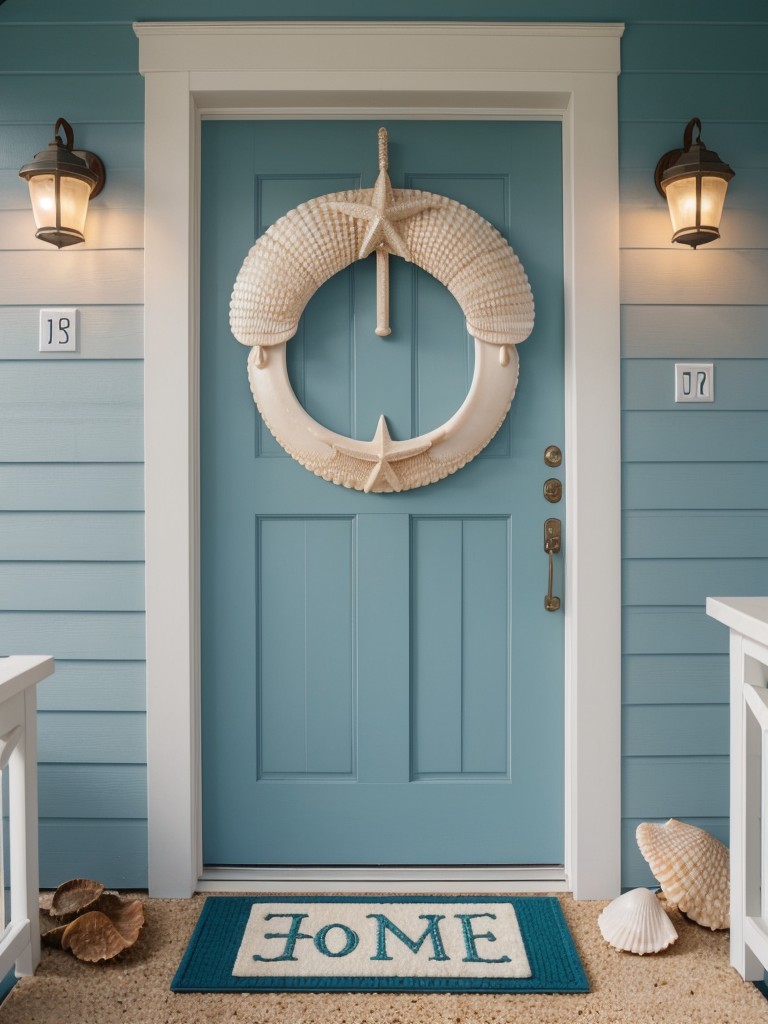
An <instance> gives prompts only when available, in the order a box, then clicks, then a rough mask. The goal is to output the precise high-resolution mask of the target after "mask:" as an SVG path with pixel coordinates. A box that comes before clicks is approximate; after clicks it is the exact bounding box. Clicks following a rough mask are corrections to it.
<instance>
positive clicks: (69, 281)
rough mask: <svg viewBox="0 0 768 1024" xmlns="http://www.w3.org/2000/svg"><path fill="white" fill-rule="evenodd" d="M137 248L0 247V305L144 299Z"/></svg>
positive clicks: (112, 302)
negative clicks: (23, 249) (37, 249)
mask: <svg viewBox="0 0 768 1024" xmlns="http://www.w3.org/2000/svg"><path fill="white" fill-rule="evenodd" d="M143 274H144V255H143V253H142V252H141V251H140V250H138V249H118V250H105V251H94V250H89V249H82V250H80V251H79V252H77V251H75V252H72V250H67V249H62V250H56V249H52V248H51V247H49V248H48V249H46V250H45V251H40V252H10V251H0V305H4V306H5V305H14V306H16V305H30V306H55V305H62V306H78V305H79V304H80V303H85V304H87V305H99V304H102V305H132V304H135V303H138V302H143V299H144V277H143Z"/></svg>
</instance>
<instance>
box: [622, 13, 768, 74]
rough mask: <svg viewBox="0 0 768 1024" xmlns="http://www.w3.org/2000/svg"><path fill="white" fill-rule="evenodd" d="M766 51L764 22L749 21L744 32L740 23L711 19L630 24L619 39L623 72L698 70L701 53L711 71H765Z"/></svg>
mask: <svg viewBox="0 0 768 1024" xmlns="http://www.w3.org/2000/svg"><path fill="white" fill-rule="evenodd" d="M617 6H618V5H617ZM670 7H671V5H670ZM697 7H698V5H697ZM727 13H728V12H725V11H724V12H723V14H727ZM700 16H701V15H700ZM766 51H768V25H765V24H762V25H750V27H749V31H748V32H745V31H744V29H743V28H742V27H741V26H740V25H722V24H714V23H710V24H706V25H702V24H684V23H682V22H680V23H678V24H676V25H664V24H659V23H656V24H653V25H631V26H630V27H629V28H628V29H627V32H626V34H625V36H624V38H623V40H622V47H621V66H622V70H623V72H624V73H625V74H626V73H628V72H630V71H643V72H646V73H648V72H650V71H654V72H655V71H674V72H675V73H677V74H680V73H681V72H683V71H686V72H694V73H695V72H697V71H700V70H701V57H702V54H706V56H707V68H708V69H709V71H710V72H712V73H715V72H720V71H733V70H741V71H759V72H765V54H766Z"/></svg>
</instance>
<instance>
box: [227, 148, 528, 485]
mask: <svg viewBox="0 0 768 1024" xmlns="http://www.w3.org/2000/svg"><path fill="white" fill-rule="evenodd" d="M383 131H384V130H383V129H382V130H381V131H380V134H379V166H380V173H379V177H378V180H377V182H376V185H375V187H374V188H372V189H356V190H353V191H348V192H336V193H332V194H330V195H325V196H320V197H319V198H317V199H312V200H310V201H309V202H307V203H303V204H302V205H301V206H298V207H297V208H296V209H294V210H291V211H290V213H288V214H286V216H285V217H282V218H281V219H280V220H278V221H277V222H276V223H275V224H273V225H272V226H271V227H270V228H269V229H268V230H267V231H266V232H265V233H264V234H263V235H262V236H261V238H259V239H258V241H257V242H256V244H255V245H254V246H253V247H252V248H251V250H250V252H249V253H248V255H247V257H246V258H245V262H244V263H243V266H242V267H241V269H240V272H239V273H238V275H237V280H236V281H235V286H234V290H233V293H232V301H231V304H230V325H231V328H232V333H233V334H234V336H235V338H236V339H237V340H238V341H239V342H241V343H242V344H243V345H249V346H252V349H253V350H252V352H251V354H250V356H249V358H248V377H249V380H250V384H251V391H252V392H253V397H254V399H255V401H256V405H257V406H258V409H259V412H260V413H261V415H262V417H263V419H264V422H265V423H266V424H267V426H268V427H269V429H270V431H271V432H272V433H273V434H274V436H275V438H276V439H277V440H278V442H279V443H280V444H281V445H282V447H283V448H284V449H285V450H286V451H287V452H288V454H289V455H291V456H292V457H293V458H294V459H296V460H297V462H300V463H301V465H302V466H305V467H306V468H307V469H309V470H311V471H312V472H313V473H315V474H316V475H317V476H321V477H323V478H324V479H325V480H331V481H332V482H333V483H335V484H341V485H343V486H344V487H352V488H354V489H355V490H363V491H366V492H369V491H376V492H381V491H405V490H409V489H411V488H414V487H421V486H423V485H424V484H430V483H435V482H436V481H437V480H442V479H443V477H446V476H448V475H449V474H450V473H455V472H456V470H457V469H461V467H462V466H464V465H466V463H467V462H469V461H470V460H471V459H473V458H474V457H475V455H477V454H478V452H480V451H482V449H483V448H485V446H486V445H487V444H488V442H489V441H490V440H491V439H492V438H493V436H494V435H495V434H496V432H497V430H498V429H499V427H500V426H501V424H502V423H503V422H504V418H505V417H506V415H507V412H508V411H509V407H510V405H511V403H512V399H513V397H514V394H515V389H516V387H517V379H518V365H519V364H518V357H517V350H516V348H515V345H516V344H518V343H519V342H521V341H524V340H525V339H526V338H527V337H528V335H529V334H530V333H531V331H532V329H533V296H532V295H531V289H530V285H529V284H528V278H527V277H526V275H525V271H524V270H523V267H522V264H521V263H520V261H519V259H518V258H517V256H516V255H515V253H514V252H513V251H512V249H511V248H510V246H509V244H508V243H507V242H506V241H505V239H504V238H502V236H501V235H500V234H499V232H498V231H497V230H496V229H495V228H494V227H493V225H491V224H489V223H488V221H486V220H484V219H483V218H482V217H481V216H480V215H479V214H477V213H475V212H474V211H472V210H469V209H468V208H467V207H466V206H463V205H461V204H460V203H457V202H455V201H454V200H453V199H448V198H446V197H445V196H438V195H434V194H432V193H430V192H421V191H418V190H415V189H392V187H391V185H390V183H389V177H388V175H387V171H386V134H383V135H382V133H383ZM372 252H376V255H377V261H378V269H379V287H378V302H379V314H378V326H377V329H376V333H377V334H380V335H385V334H388V333H389V326H388V323H387V318H388V310H387V290H388V278H387V261H388V258H389V254H390V253H391V254H394V255H397V256H401V257H402V258H404V259H406V260H409V261H411V262H413V263H415V264H416V265H417V266H419V267H421V268H422V270H425V271H426V272H427V273H429V274H431V275H432V276H433V277H435V278H437V280H438V281H440V282H441V284H443V285H445V287H446V288H447V289H448V290H449V291H450V292H451V294H452V295H453V296H454V297H455V298H456V300H457V302H458V303H459V305H460V306H461V309H462V312H463V313H464V316H465V317H466V322H467V330H468V331H469V333H470V334H471V335H472V336H473V337H474V339H475V372H474V376H473V378H472V384H471V386H470V389H469V393H468V394H467V397H466V399H465V400H464V402H463V404H462V405H461V407H460V408H459V409H458V410H457V411H456V412H455V413H454V414H453V416H451V418H450V419H449V420H447V421H446V422H445V423H444V424H443V425H442V426H440V427H438V428H437V429H436V430H432V431H430V432H429V433H428V434H421V435H419V436H418V437H414V438H411V439H410V440H407V441H393V440H392V439H391V438H390V436H389V431H388V429H387V422H386V419H385V418H384V416H380V417H379V424H378V427H377V429H376V434H375V436H374V438H373V440H372V441H358V440H356V439H354V438H351V437H346V436H344V435H342V434H336V433H334V432H333V431H331V430H328V429H327V427H324V426H323V425H322V424H320V423H318V422H317V421H316V420H314V419H312V417H311V416H310V415H309V414H308V413H307V412H306V410H305V409H304V408H303V407H302V405H301V403H300V402H299V400H298V399H297V398H296V395H295V394H294V391H293V388H292V387H291V383H290V380H289V379H288V369H287V364H286V345H287V342H288V341H289V339H290V338H292V337H293V336H294V334H295V333H296V331H297V329H298V325H299V320H300V318H301V315H302V313H303V311H304V308H305V306H306V305H307V302H308V301H309V300H310V298H311V297H312V295H313V294H314V293H315V292H316V291H317V289H318V288H319V287H320V286H321V285H322V284H324V283H325V282H326V281H327V280H328V279H329V278H331V277H332V276H333V275H334V274H336V273H338V271H340V270H343V269H344V268H345V267H348V266H349V265H350V264H352V263H354V262H355V260H358V259H365V258H366V257H367V256H368V255H370V253H372Z"/></svg>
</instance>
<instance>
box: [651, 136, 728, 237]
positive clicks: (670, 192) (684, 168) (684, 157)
mask: <svg viewBox="0 0 768 1024" xmlns="http://www.w3.org/2000/svg"><path fill="white" fill-rule="evenodd" d="M694 130H696V131H697V132H698V134H697V136H696V141H695V142H694V141H693V133H694ZM734 173H735V172H734V171H733V170H732V169H731V168H730V167H729V166H728V164H724V163H723V162H722V161H721V159H720V157H719V156H718V155H717V153H714V152H713V151H712V150H711V149H706V148H705V146H704V143H703V142H702V141H701V121H700V120H699V119H698V117H694V118H693V119H692V120H690V121H689V122H688V124H687V125H686V128H685V135H684V136H683V148H682V149H672V150H670V151H669V153H665V154H664V156H663V157H662V158H661V159H660V160H659V162H658V164H656V174H655V177H654V180H655V182H656V188H657V190H658V192H659V194H660V195H662V196H664V197H665V198H666V200H667V202H668V203H669V215H670V217H671V218H672V229H673V231H674V234H673V235H672V241H673V242H681V243H682V244H684V245H692V246H693V248H694V249H695V248H696V246H697V245H705V244H706V243H707V242H713V241H714V240H715V239H716V238H719V237H720V218H721V217H722V214H723V203H724V202H725V193H726V190H727V188H728V182H729V181H730V180H731V178H732V177H733V176H734Z"/></svg>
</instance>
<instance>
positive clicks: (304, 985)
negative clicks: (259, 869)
mask: <svg viewBox="0 0 768 1024" xmlns="http://www.w3.org/2000/svg"><path fill="white" fill-rule="evenodd" d="M171 988H172V990H173V991H174V992H488V993H493V992H506V993H509V992H588V991H589V985H588V983H587V978H586V975H585V974H584V969H583V967H582V966H581V961H580V960H579V955H578V953H577V952H576V947H575V946H574V943H573V939H572V938H571V934H570V932H569V931H568V926H567V924H566V923H565V918H564V917H563V912H562V910H561V908H560V903H559V901H558V900H557V899H556V898H555V897H552V896H506V897H502V896H434V897H433V896H389V897H388V896H374V897H369V896H335V897H331V896H302V897H285V898H282V897H273V896H212V897H209V898H208V899H207V900H206V901H205V904H204V906H203V910H202V913H201V914H200V918H199V920H198V922H197V925H196V927H195V931H194V933H193V935H192V938H191V939H190V942H189V946H188V947H187V951H186V953H185V954H184V958H183V960H182V962H181V965H180V967H179V969H178V971H177V972H176V977H175V978H174V979H173V982H172V983H171Z"/></svg>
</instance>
